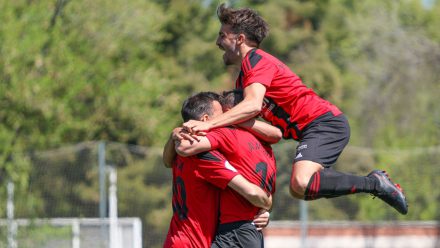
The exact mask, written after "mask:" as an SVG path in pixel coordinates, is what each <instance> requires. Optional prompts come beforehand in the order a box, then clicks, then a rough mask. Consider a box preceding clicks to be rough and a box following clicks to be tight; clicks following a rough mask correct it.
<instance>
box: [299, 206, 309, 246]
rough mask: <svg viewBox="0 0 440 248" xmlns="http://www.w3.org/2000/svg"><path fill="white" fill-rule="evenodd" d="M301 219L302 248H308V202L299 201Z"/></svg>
mask: <svg viewBox="0 0 440 248" xmlns="http://www.w3.org/2000/svg"><path fill="white" fill-rule="evenodd" d="M299 219H300V221H301V248H307V226H308V210H307V202H306V201H303V200H300V201H299Z"/></svg>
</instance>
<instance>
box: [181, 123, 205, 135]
mask: <svg viewBox="0 0 440 248" xmlns="http://www.w3.org/2000/svg"><path fill="white" fill-rule="evenodd" d="M182 127H183V129H184V130H185V131H188V132H189V133H191V134H198V135H202V134H203V133H205V135H206V132H208V131H209V130H210V129H211V128H212V124H211V123H209V122H203V121H195V120H190V121H187V122H185V123H183V125H182Z"/></svg>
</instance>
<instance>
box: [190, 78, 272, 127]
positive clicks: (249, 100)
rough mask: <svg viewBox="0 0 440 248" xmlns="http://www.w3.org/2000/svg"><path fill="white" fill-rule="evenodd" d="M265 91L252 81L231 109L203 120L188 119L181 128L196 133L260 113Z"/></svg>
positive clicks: (232, 123) (227, 124) (240, 120)
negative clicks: (241, 99)
mask: <svg viewBox="0 0 440 248" xmlns="http://www.w3.org/2000/svg"><path fill="white" fill-rule="evenodd" d="M265 93H266V87H265V86H264V85H262V84H260V83H253V84H251V85H249V86H248V87H246V88H245V89H244V91H243V94H244V99H243V101H241V102H240V103H239V104H237V105H236V106H235V107H233V108H231V110H229V111H227V112H225V113H223V114H221V115H219V116H217V117H215V118H213V119H210V120H209V121H205V122H202V121H195V120H190V121H188V122H185V123H183V128H184V129H185V130H187V131H189V132H191V133H197V132H206V131H209V130H210V129H213V128H216V127H225V126H230V125H234V124H237V123H240V122H243V121H246V120H248V119H250V118H252V117H255V116H256V115H258V114H259V113H260V111H261V107H262V105H263V99H264V94H265Z"/></svg>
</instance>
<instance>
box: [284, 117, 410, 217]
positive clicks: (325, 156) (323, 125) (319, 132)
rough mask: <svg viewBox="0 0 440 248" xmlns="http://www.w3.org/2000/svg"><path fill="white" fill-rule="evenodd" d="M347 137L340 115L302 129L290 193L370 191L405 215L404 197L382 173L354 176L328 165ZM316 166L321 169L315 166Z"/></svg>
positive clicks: (312, 196)
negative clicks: (302, 133) (301, 138)
mask: <svg viewBox="0 0 440 248" xmlns="http://www.w3.org/2000/svg"><path fill="white" fill-rule="evenodd" d="M349 137H350V128H349V125H348V121H347V119H346V118H345V117H344V116H343V115H342V116H337V117H335V116H323V118H321V117H320V119H319V120H318V121H317V122H314V123H312V125H310V126H309V127H308V128H307V129H306V130H305V131H304V136H303V140H302V141H301V142H300V143H299V145H298V147H297V153H296V154H297V156H296V158H295V162H294V165H293V169H292V177H291V183H290V187H291V192H294V194H292V195H293V196H295V197H299V198H302V199H305V200H314V199H318V198H322V197H325V198H332V197H338V196H342V195H348V194H353V193H360V192H364V193H372V194H373V195H375V196H378V197H379V198H380V199H382V200H384V201H385V202H387V203H388V204H390V205H391V206H392V207H394V208H395V209H396V210H398V211H399V212H400V213H403V214H406V212H407V203H406V199H405V196H404V195H403V193H402V191H401V189H400V187H398V186H396V185H395V184H394V183H392V182H391V180H390V179H389V177H388V175H386V174H385V173H384V172H382V171H379V170H374V171H373V172H371V173H370V174H369V175H368V176H356V175H351V174H347V173H342V172H338V171H335V170H333V169H331V168H330V166H331V165H332V164H333V163H334V162H336V160H337V158H338V157H339V155H340V153H341V152H342V150H343V149H344V148H345V146H346V144H347V143H348V140H349ZM319 165H322V167H321V168H324V169H319ZM306 181H307V184H306Z"/></svg>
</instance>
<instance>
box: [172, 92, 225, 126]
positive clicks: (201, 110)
mask: <svg viewBox="0 0 440 248" xmlns="http://www.w3.org/2000/svg"><path fill="white" fill-rule="evenodd" d="M214 101H218V102H220V95H219V94H217V93H215V92H200V93H197V94H195V95H192V96H190V97H188V98H187V99H186V100H185V101H184V102H183V104H182V110H181V111H180V113H181V114H182V118H183V121H185V122H186V121H189V120H200V118H201V117H202V116H203V115H204V114H207V115H209V116H211V115H212V114H213V106H212V103H213V102H214Z"/></svg>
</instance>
